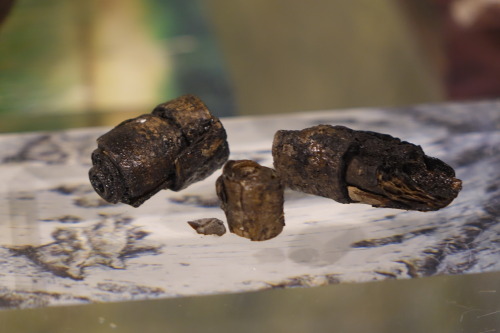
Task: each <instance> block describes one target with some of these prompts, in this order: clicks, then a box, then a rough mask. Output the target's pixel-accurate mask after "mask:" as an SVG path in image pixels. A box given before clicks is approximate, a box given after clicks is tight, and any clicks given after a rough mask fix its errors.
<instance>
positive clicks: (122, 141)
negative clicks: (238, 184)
mask: <svg viewBox="0 0 500 333" xmlns="http://www.w3.org/2000/svg"><path fill="white" fill-rule="evenodd" d="M97 146H98V148H97V149H96V150H95V151H94V152H93V153H92V163H93V167H92V168H91V169H90V171H89V178H90V181H91V183H92V186H93V187H94V190H95V191H96V192H97V193H98V194H99V195H100V196H101V197H102V198H104V199H105V200H107V201H108V202H111V203H118V202H123V203H126V204H129V205H131V206H134V207H138V206H140V205H141V204H143V203H144V202H145V201H146V200H148V199H149V198H150V197H152V196H153V195H155V194H156V193H157V192H158V191H160V190H162V189H171V190H173V191H179V190H181V189H183V188H186V187H188V186H189V185H191V184H192V183H194V182H197V181H200V180H203V179H205V178H206V177H208V176H209V175H210V174H212V173H213V172H214V171H215V170H217V169H218V168H220V167H221V166H222V165H223V164H224V163H225V162H226V160H227V158H228V156H229V147H228V144H227V141H226V132H225V130H224V127H223V126H222V124H221V122H220V121H219V119H218V118H217V117H215V116H213V115H212V114H211V113H210V111H209V110H208V109H207V107H206V106H205V104H203V102H202V101H201V100H200V99H198V98H197V97H195V96H192V95H186V96H182V97H179V98H177V99H174V100H172V101H169V102H166V103H164V104H160V105H158V106H157V107H156V108H155V109H154V110H153V112H152V114H145V115H142V116H139V117H137V118H134V119H130V120H126V121H124V122H122V123H121V124H119V125H118V126H116V127H115V128H113V129H112V130H111V131H109V132H108V133H106V134H104V135H102V136H100V137H99V138H98V139H97Z"/></svg>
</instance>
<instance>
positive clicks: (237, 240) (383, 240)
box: [0, 101, 500, 309]
mask: <svg viewBox="0 0 500 333" xmlns="http://www.w3.org/2000/svg"><path fill="white" fill-rule="evenodd" d="M222 121H223V124H224V126H225V128H226V130H227V132H228V140H229V145H230V149H231V159H252V160H255V161H257V162H259V163H261V164H263V165H266V166H272V156H271V144H272V138H273V135H274V133H275V132H276V131H277V130H279V129H302V128H306V127H310V126H313V125H316V124H335V125H345V126H348V127H351V128H354V129H358V130H371V131H377V132H382V133H387V134H391V135H393V136H396V137H399V138H401V139H403V140H406V141H409V142H412V143H415V144H419V145H421V146H422V148H423V149H424V151H425V152H426V153H427V154H428V155H430V156H434V157H437V158H440V159H442V160H443V161H445V162H446V163H448V164H450V165H451V166H453V167H454V168H455V170H456V172H457V176H458V178H460V179H462V181H463V190H462V192H461V193H460V194H459V196H458V198H457V199H456V200H455V201H454V202H453V203H452V204H451V205H450V206H448V207H446V208H444V209H442V210H439V211H436V212H426V213H423V212H415V211H401V210H395V209H381V208H373V207H370V206H367V205H362V204H347V205H346V204H339V203H337V202H334V201H332V200H330V199H325V198H320V197H315V196H311V195H306V194H303V193H299V192H293V191H287V192H286V199H285V221H286V226H285V229H284V231H283V232H282V234H280V235H279V236H278V237H276V238H274V239H271V240H268V241H263V242H251V241H249V240H248V239H245V238H241V237H239V236H236V235H234V234H231V233H226V234H225V235H223V236H220V237H219V236H205V235H200V234H197V233H196V231H195V230H193V229H192V228H191V227H190V226H189V225H188V223H187V221H191V220H195V219H200V218H212V217H213V218H219V219H221V220H223V221H225V216H224V213H223V212H222V210H221V209H220V208H219V202H218V199H217V197H216V194H215V180H216V178H217V177H218V176H219V175H220V171H218V172H216V173H215V174H214V175H212V176H211V177H209V178H208V179H206V180H204V181H202V182H199V183H196V184H194V185H192V186H190V187H189V188H187V189H185V190H183V191H181V192H172V191H161V192H160V193H158V194H157V195H156V196H154V197H153V198H152V199H150V200H149V201H147V202H146V203H145V204H143V205H142V206H141V207H139V208H132V207H130V206H127V205H123V204H118V205H110V204H108V203H106V202H105V201H103V200H102V199H100V198H99V196H98V195H97V194H96V193H95V192H94V191H93V190H92V188H91V186H90V184H89V181H88V178H87V172H88V169H89V168H90V153H91V151H92V150H93V149H94V148H95V147H96V143H95V140H96V138H97V137H98V136H100V135H101V134H103V133H104V132H106V131H107V130H109V129H108V128H89V129H77V130H68V131H61V132H49V133H29V134H4V135H0V184H2V185H1V186H0V308H2V309H9V308H28V307H42V306H53V305H67V304H84V303H92V302H109V301H126V300H134V299H154V298H165V297H180V296H190V295H205V294H219V293H234V292H244V291H255V290H262V289H268V288H289V287H303V286H320V285H326V284H334V283H344V282H368V281H376V280H384V279H407V278H416V277H425V276H432V275H438V274H467V273H480V272H492V271H500V224H499V220H500V217H499V215H500V171H499V170H500V155H499V151H500V102H497V101H488V102H477V103H461V104H438V105H420V106H412V107H406V108H399V109H383V108H366V109H352V110H340V111H338V110H336V111H315V112H307V113H299V114H288V115H279V116H264V117H238V118H227V119H222Z"/></svg>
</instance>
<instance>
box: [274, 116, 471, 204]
mask: <svg viewBox="0 0 500 333" xmlns="http://www.w3.org/2000/svg"><path fill="white" fill-rule="evenodd" d="M273 158H274V167H275V169H276V171H277V172H278V174H279V176H280V177H281V178H282V179H283V182H284V183H285V185H287V186H289V187H290V188H291V189H294V190H298V191H302V192H305V193H309V194H315V195H320V196H323V197H327V198H331V199H334V200H336V201H338V202H341V203H353V202H361V203H366V204H370V205H372V206H374V207H386V208H398V209H406V210H419V211H432V210H438V209H440V208H443V207H445V206H447V205H448V204H449V203H451V201H453V199H455V197H456V196H457V195H458V192H459V191H460V190H461V188H462V182H461V181H460V180H459V179H457V178H455V171H454V170H453V168H451V167H450V166H449V165H447V164H446V163H444V162H442V161H441V160H439V159H436V158H432V157H429V156H427V155H425V154H424V152H423V150H422V148H421V147H420V146H416V145H414V144H411V143H408V142H405V141H401V140H400V139H398V138H394V137H392V136H390V135H386V134H380V133H375V132H368V131H355V130H352V129H350V128H347V127H344V126H330V125H318V126H314V127H311V128H306V129H304V130H301V131H284V130H282V131H278V132H277V133H276V135H275V137H274V143H273Z"/></svg>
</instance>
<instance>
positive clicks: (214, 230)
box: [188, 218, 226, 236]
mask: <svg viewBox="0 0 500 333" xmlns="http://www.w3.org/2000/svg"><path fill="white" fill-rule="evenodd" d="M188 224H189V225H190V226H191V228H193V229H194V230H196V232H197V233H199V234H201V235H217V236H222V235H224V234H225V233H226V227H225V226H224V222H222V221H221V220H219V219H216V218H204V219H198V220H193V221H188Z"/></svg>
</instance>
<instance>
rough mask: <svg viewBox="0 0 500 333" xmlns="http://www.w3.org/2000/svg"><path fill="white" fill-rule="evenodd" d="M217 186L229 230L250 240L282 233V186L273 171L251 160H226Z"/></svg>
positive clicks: (263, 238)
mask: <svg viewBox="0 0 500 333" xmlns="http://www.w3.org/2000/svg"><path fill="white" fill-rule="evenodd" d="M216 187H217V195H218V196H219V198H220V200H221V208H222V210H224V212H225V214H226V217H227V223H228V225H229V231H231V232H232V233H235V234H237V235H239V236H242V237H245V238H249V239H250V240H253V241H262V240H267V239H270V238H273V237H276V236H277V235H279V234H280V233H281V231H282V230H283V227H284V226H285V218H284V213H283V202H284V194H283V193H284V187H283V185H282V183H281V181H280V179H279V177H278V175H277V174H276V171H274V170H273V169H271V168H267V167H264V166H261V165H259V164H258V163H256V162H254V161H250V160H238V161H229V162H227V163H226V165H225V166H224V169H223V173H222V175H221V176H220V177H219V178H218V179H217V184H216Z"/></svg>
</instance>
